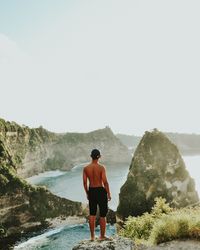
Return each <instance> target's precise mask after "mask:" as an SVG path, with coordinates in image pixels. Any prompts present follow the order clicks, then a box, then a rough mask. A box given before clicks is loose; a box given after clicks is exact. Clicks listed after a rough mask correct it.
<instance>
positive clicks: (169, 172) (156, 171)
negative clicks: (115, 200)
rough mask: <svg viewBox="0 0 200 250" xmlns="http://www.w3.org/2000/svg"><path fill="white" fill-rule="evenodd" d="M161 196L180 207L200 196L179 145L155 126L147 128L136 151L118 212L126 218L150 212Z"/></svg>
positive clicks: (122, 189) (123, 188)
mask: <svg viewBox="0 0 200 250" xmlns="http://www.w3.org/2000/svg"><path fill="white" fill-rule="evenodd" d="M158 196H162V197H164V198H166V200H167V202H169V203H170V205H171V206H172V207H177V208H179V207H185V206H187V205H189V204H192V203H195V202H197V201H198V199H199V198H198V194H197V192H196V191H195V183H194V180H193V179H192V178H191V177H190V175H189V173H188V171H187V170H186V167H185V164H184V162H183V159H182V157H181V155H180V153H179V151H178V149H177V147H176V146H175V144H173V143H172V142H171V141H170V140H169V139H168V137H167V136H166V135H165V134H163V133H161V132H159V131H158V130H156V129H155V130H154V131H153V132H145V135H144V136H143V138H142V139H141V141H140V143H139V145H138V147H137V149H136V151H135V154H134V157H133V159H132V162H131V165H130V170H129V174H128V177H127V180H126V182H125V184H124V185H123V186H122V187H121V190H120V195H119V206H118V208H117V215H118V217H119V218H121V219H123V220H124V219H125V218H126V217H128V216H129V215H133V216H137V215H141V214H143V213H144V212H149V211H150V210H151V208H152V206H153V203H154V198H155V197H158Z"/></svg>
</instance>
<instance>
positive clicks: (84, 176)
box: [83, 168, 88, 199]
mask: <svg viewBox="0 0 200 250" xmlns="http://www.w3.org/2000/svg"><path fill="white" fill-rule="evenodd" d="M83 186H84V189H85V192H86V195H87V199H88V187H87V175H86V172H85V168H84V169H83Z"/></svg>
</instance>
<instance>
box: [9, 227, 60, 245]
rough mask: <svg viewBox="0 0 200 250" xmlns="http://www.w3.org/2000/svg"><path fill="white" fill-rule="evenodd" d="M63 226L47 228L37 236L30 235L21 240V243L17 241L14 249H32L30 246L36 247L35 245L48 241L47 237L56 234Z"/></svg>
mask: <svg viewBox="0 0 200 250" xmlns="http://www.w3.org/2000/svg"><path fill="white" fill-rule="evenodd" d="M63 228H64V227H60V228H56V229H52V230H49V231H47V232H45V233H43V234H40V235H38V236H35V237H32V238H30V239H29V240H27V241H25V242H23V243H19V245H17V246H15V247H14V250H15V249H24V250H25V249H29V250H30V249H32V247H34V248H35V247H36V246H37V245H38V246H39V245H41V244H43V243H46V242H48V241H49V240H50V239H48V237H49V236H51V235H54V234H57V233H59V232H61V231H62V230H63Z"/></svg>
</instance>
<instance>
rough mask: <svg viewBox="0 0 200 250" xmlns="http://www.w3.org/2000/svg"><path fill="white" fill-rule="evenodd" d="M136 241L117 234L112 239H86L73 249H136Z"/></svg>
mask: <svg viewBox="0 0 200 250" xmlns="http://www.w3.org/2000/svg"><path fill="white" fill-rule="evenodd" d="M133 247H134V243H133V241H132V240H130V239H127V238H124V237H119V236H115V237H114V238H111V239H110V240H104V241H100V240H95V241H90V240H84V241H81V242H80V243H79V244H78V245H76V246H75V247H73V249H72V250H107V249H112V250H132V249H134V248H133Z"/></svg>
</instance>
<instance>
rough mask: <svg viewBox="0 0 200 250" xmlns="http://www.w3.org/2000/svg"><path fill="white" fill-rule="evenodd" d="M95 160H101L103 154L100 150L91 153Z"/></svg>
mask: <svg viewBox="0 0 200 250" xmlns="http://www.w3.org/2000/svg"><path fill="white" fill-rule="evenodd" d="M90 156H91V157H92V159H93V160H96V159H99V157H100V156H101V153H100V151H99V150H98V149H96V148H95V149H93V150H92V152H91V155H90Z"/></svg>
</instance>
